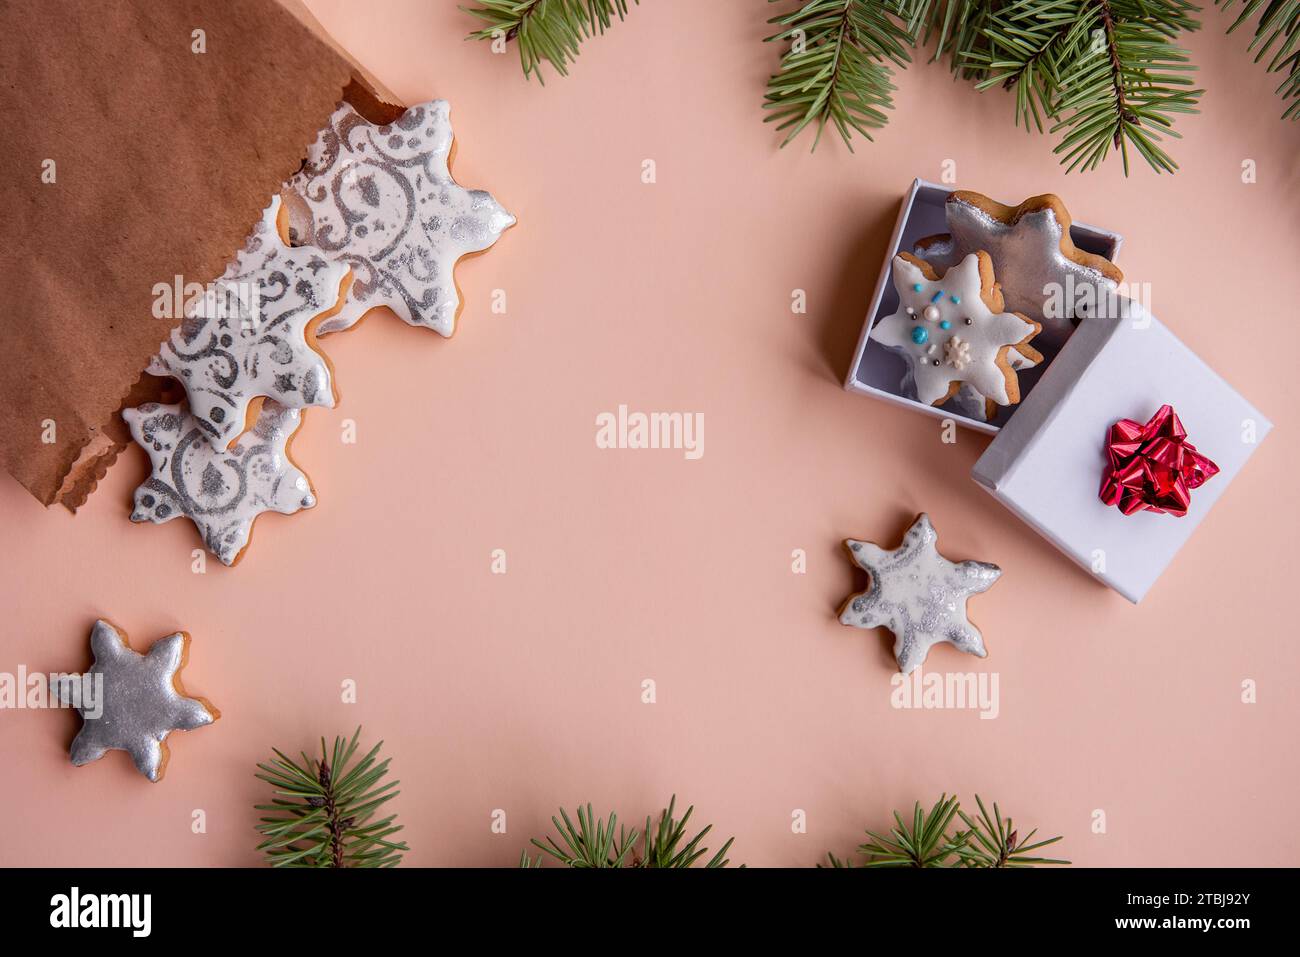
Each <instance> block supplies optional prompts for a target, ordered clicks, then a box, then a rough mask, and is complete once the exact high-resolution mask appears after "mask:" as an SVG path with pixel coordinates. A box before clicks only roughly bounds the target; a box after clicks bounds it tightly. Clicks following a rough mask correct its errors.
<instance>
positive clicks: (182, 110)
mask: <svg viewBox="0 0 1300 957" xmlns="http://www.w3.org/2000/svg"><path fill="white" fill-rule="evenodd" d="M340 99H348V100H349V101H350V102H351V103H352V105H353V106H354V107H356V109H357V110H358V111H360V112H361V113H362V114H363V115H365V116H366V117H367V118H368V119H370V120H372V121H375V122H389V121H391V120H392V119H394V118H395V117H396V116H397V115H398V114H399V113H400V112H401V109H402V108H401V106H400V105H398V104H399V101H398V100H397V98H396V97H394V96H393V95H392V94H391V93H390V92H388V91H387V90H386V89H385V88H384V87H383V86H381V85H380V84H379V83H378V82H377V81H376V80H375V79H374V78H373V77H372V76H370V74H369V73H367V72H366V71H365V70H364V69H363V68H362V67H361V66H360V65H359V64H358V63H356V62H355V61H354V60H353V59H352V58H351V57H350V56H348V54H347V53H346V52H345V51H344V50H343V49H342V48H341V47H340V46H338V44H336V43H335V42H334V41H333V40H332V39H330V37H329V36H328V35H326V33H325V32H324V30H323V29H322V28H321V26H320V24H319V23H318V22H317V21H316V20H315V19H314V18H313V17H312V16H311V14H310V13H309V12H308V11H307V9H306V8H305V7H304V6H303V5H302V4H301V2H300V0H0V102H2V103H3V106H4V122H3V125H0V130H2V132H0V146H2V147H3V151H4V156H5V165H6V175H5V177H4V178H3V185H2V186H0V190H2V192H0V266H2V267H3V268H2V272H3V275H4V277H5V279H6V289H5V290H4V296H3V307H2V308H0V459H2V462H3V465H4V467H5V468H6V469H7V470H8V471H9V473H10V474H12V475H13V476H14V477H15V478H16V479H18V481H20V482H21V483H22V484H23V485H24V486H26V487H27V489H28V490H29V491H30V492H31V493H32V494H33V495H35V496H36V497H37V498H38V499H40V500H41V501H42V502H44V503H45V504H46V505H49V504H51V503H52V502H56V501H59V502H62V503H63V504H65V505H67V506H68V507H69V508H72V509H75V508H76V507H77V506H78V505H80V504H81V503H82V502H84V501H85V498H86V496H87V495H89V494H90V492H91V491H93V489H94V487H95V483H96V482H97V481H98V480H99V479H100V478H101V477H102V476H103V474H104V470H105V469H107V467H108V466H109V465H110V464H111V463H112V461H113V459H114V458H115V457H116V455H117V453H118V451H120V450H121V448H123V447H124V445H125V442H126V441H127V438H128V436H127V433H126V430H125V427H124V424H123V423H122V422H121V419H120V417H119V416H118V415H117V411H118V409H119V408H120V407H121V406H122V405H124V404H135V403H136V402H138V401H142V400H143V399H145V398H148V397H150V396H152V395H153V394H154V393H155V392H156V390H157V388H158V382H157V380H151V377H142V375H141V372H142V370H143V369H144V367H145V365H146V364H147V363H148V361H149V358H150V356H151V355H152V354H153V353H154V352H155V351H156V350H157V349H158V346H159V344H160V343H161V342H162V341H163V339H165V338H166V336H167V334H168V332H169V331H170V329H171V328H172V326H173V325H175V323H176V319H169V318H155V316H154V303H155V298H156V297H155V285H156V284H159V283H162V284H173V282H174V280H175V277H178V276H179V277H182V281H183V282H185V283H191V282H195V283H207V282H210V281H211V280H212V279H214V278H216V277H217V276H218V275H219V274H220V273H221V271H222V269H223V267H224V265H225V262H226V260H227V259H228V258H229V257H230V256H231V255H232V254H233V252H234V251H235V250H236V249H238V248H239V246H240V244H241V243H242V242H243V239H244V237H245V235H246V234H247V233H248V231H249V229H250V228H251V227H252V226H253V224H254V223H256V222H257V219H258V216H259V214H260V212H261V210H262V208H263V207H265V205H266V204H267V202H269V201H270V198H271V196H272V195H273V194H274V193H276V192H277V190H278V189H279V186H280V184H281V182H282V181H284V180H285V179H286V178H288V177H289V176H290V175H291V174H292V173H293V172H294V171H295V170H297V169H298V167H299V166H300V164H301V162H302V160H303V157H304V156H305V154H306V149H307V146H308V144H310V143H311V142H312V140H313V139H314V138H315V136H316V131H317V130H318V129H319V128H320V127H321V126H323V125H324V124H325V122H326V121H327V120H328V118H329V116H330V113H331V112H332V111H333V109H334V107H335V105H336V104H337V103H338V101H339V100H340Z"/></svg>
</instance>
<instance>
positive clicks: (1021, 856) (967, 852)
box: [957, 794, 1070, 867]
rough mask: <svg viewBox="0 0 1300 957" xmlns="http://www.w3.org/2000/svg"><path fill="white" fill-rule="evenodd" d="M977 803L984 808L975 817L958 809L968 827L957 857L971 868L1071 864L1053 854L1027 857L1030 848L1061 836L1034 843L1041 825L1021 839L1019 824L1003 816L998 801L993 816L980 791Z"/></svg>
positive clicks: (976, 799)
mask: <svg viewBox="0 0 1300 957" xmlns="http://www.w3.org/2000/svg"><path fill="white" fill-rule="evenodd" d="M975 803H976V804H978V805H979V809H980V813H979V816H978V817H977V818H976V819H975V820H971V818H969V817H968V816H967V815H966V812H965V811H962V810H958V811H957V814H958V816H959V817H960V818H961V819H962V822H963V823H964V824H965V825H966V827H967V828H968V830H967V831H966V832H965V834H964V836H965V840H964V842H963V846H962V847H961V849H959V850H958V851H957V856H958V857H960V858H961V862H962V863H963V864H964V865H966V866H967V867H1036V866H1038V865H1040V864H1069V863H1070V862H1069V861H1062V860H1057V859H1055V858H1050V857H1029V856H1027V855H1028V853H1029V852H1030V851H1036V850H1038V849H1039V848H1040V847H1047V845H1049V844H1055V843H1056V842H1057V841H1059V840H1060V839H1061V838H1060V837H1051V838H1048V839H1047V840H1045V841H1038V842H1037V843H1034V844H1031V843H1029V842H1030V841H1032V840H1033V839H1034V835H1035V834H1037V833H1038V829H1037V828H1034V829H1033V830H1032V831H1030V832H1029V833H1028V834H1027V835H1025V837H1024V838H1023V839H1020V838H1019V835H1018V834H1017V832H1016V829H1015V826H1014V825H1013V824H1012V823H1011V818H1006V819H1003V817H1002V812H1001V811H1000V810H999V809H998V806H997V803H996V802H994V804H993V816H992V817H989V812H988V810H987V809H986V808H985V807H984V802H983V801H982V800H981V799H980V796H979V795H978V794H977V795H975Z"/></svg>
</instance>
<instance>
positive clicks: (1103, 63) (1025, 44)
mask: <svg viewBox="0 0 1300 957" xmlns="http://www.w3.org/2000/svg"><path fill="white" fill-rule="evenodd" d="M1196 9H1197V8H1196V7H1195V6H1194V5H1193V4H1192V3H1191V2H1190V0H1012V2H1008V3H1005V4H1002V5H1001V6H999V8H998V10H997V12H996V13H994V14H992V15H991V16H990V17H989V18H988V20H987V22H986V23H985V25H984V26H983V27H982V28H981V35H982V36H983V38H984V45H983V46H982V47H978V48H975V49H971V50H966V51H962V52H961V54H960V55H961V57H962V60H963V62H966V63H969V64H971V65H972V66H973V67H974V68H975V69H977V70H983V71H986V75H985V77H984V79H982V80H980V81H979V82H978V83H977V84H976V85H977V88H979V89H986V88H988V87H990V86H993V85H997V84H1001V85H1002V86H1004V87H1007V88H1009V89H1011V90H1013V91H1014V92H1015V96H1016V122H1017V124H1019V123H1020V122H1022V121H1023V122H1024V123H1025V126H1026V128H1028V126H1029V124H1030V123H1031V122H1032V123H1033V124H1034V126H1035V127H1036V128H1037V129H1040V130H1041V129H1042V128H1043V124H1044V121H1045V120H1048V119H1050V120H1052V121H1053V125H1052V126H1051V127H1050V129H1049V130H1048V132H1051V133H1058V132H1059V133H1063V136H1062V138H1061V142H1060V143H1059V144H1058V145H1057V146H1056V148H1055V150H1054V152H1056V153H1057V154H1062V155H1061V163H1062V165H1064V166H1066V167H1067V172H1069V171H1073V170H1075V169H1081V170H1091V169H1096V168H1097V167H1098V166H1099V165H1100V164H1101V163H1102V161H1103V160H1105V158H1106V157H1107V156H1108V155H1109V154H1110V153H1111V152H1112V151H1118V152H1119V153H1120V155H1121V157H1122V160H1123V163H1124V172H1125V174H1126V175H1127V174H1128V171H1129V148H1130V147H1132V148H1133V149H1135V150H1136V151H1137V152H1138V154H1139V155H1140V156H1141V157H1142V158H1143V159H1144V160H1146V161H1147V163H1148V164H1149V165H1150V166H1151V168H1152V169H1154V170H1156V172H1161V171H1169V172H1173V171H1175V170H1176V169H1177V168H1178V164H1177V163H1175V162H1174V160H1173V158H1172V157H1171V156H1170V155H1169V154H1168V153H1167V152H1165V150H1164V149H1163V148H1162V147H1161V146H1160V145H1159V144H1160V143H1161V142H1162V141H1163V140H1164V139H1165V138H1166V137H1174V138H1178V136H1179V134H1178V132H1177V131H1176V130H1175V129H1174V128H1173V116H1174V114H1178V113H1196V112H1197V102H1198V101H1199V99H1200V97H1201V94H1202V93H1203V92H1204V91H1203V90H1200V89H1192V88H1191V87H1192V80H1191V79H1190V77H1188V76H1187V74H1188V73H1191V72H1193V71H1195V69H1196V68H1195V66H1193V65H1192V64H1191V63H1190V62H1189V60H1188V55H1187V51H1185V50H1183V49H1181V48H1179V47H1177V46H1175V45H1174V43H1173V40H1174V38H1176V37H1177V36H1178V34H1179V33H1180V32H1182V31H1184V30H1187V31H1191V30H1196V29H1197V28H1198V27H1199V26H1200V24H1199V23H1198V22H1197V21H1196V20H1195V19H1193V18H1192V16H1191V14H1192V13H1194V12H1195V11H1196Z"/></svg>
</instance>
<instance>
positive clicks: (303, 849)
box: [255, 728, 409, 867]
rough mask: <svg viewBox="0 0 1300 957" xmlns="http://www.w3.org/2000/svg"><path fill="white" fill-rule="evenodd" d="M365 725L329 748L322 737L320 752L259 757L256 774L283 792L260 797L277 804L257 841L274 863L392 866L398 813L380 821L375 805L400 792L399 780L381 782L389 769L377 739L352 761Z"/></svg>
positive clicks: (397, 855)
mask: <svg viewBox="0 0 1300 957" xmlns="http://www.w3.org/2000/svg"><path fill="white" fill-rule="evenodd" d="M360 737H361V729H360V728H357V730H356V733H355V734H353V736H352V740H351V741H349V740H348V739H347V738H343V737H337V738H335V739H334V747H333V748H332V749H330V750H328V751H327V750H326V747H325V739H324V738H321V741H320V748H321V756H320V758H319V759H312V758H309V757H307V755H306V754H302V762H301V763H299V762H297V761H295V760H294V759H293V758H290V757H288V756H287V755H285V754H284V753H283V752H281V751H279V750H276V749H274V748H272V750H273V751H275V759H274V760H272V761H271V762H270V763H268V764H258V767H259V768H260V769H261V773H259V774H257V775H255V776H256V777H258V778H260V779H261V780H263V781H265V782H267V783H268V784H270V785H271V786H272V787H273V788H274V789H275V791H274V793H275V794H276V795H279V796H278V797H275V798H273V799H272V803H270V804H258V805H255V807H256V809H257V810H259V811H270V812H274V813H273V816H268V817H263V818H261V819H260V820H261V823H260V824H258V825H257V830H258V831H259V832H260V833H261V834H262V835H263V836H264V837H265V838H266V839H265V840H264V841H262V843H261V844H259V845H258V846H257V849H258V850H259V851H264V852H265V853H266V858H267V862H268V863H270V864H271V866H272V867H395V866H396V865H397V864H400V863H401V861H402V852H404V851H406V850H409V848H408V847H407V846H406V843H405V842H394V841H391V840H389V838H390V837H391V836H392V835H393V834H396V833H397V832H398V831H400V830H401V829H402V826H401V825H400V824H394V823H393V822H394V821H395V820H396V816H395V815H391V814H390V815H388V816H387V817H384V818H381V819H380V820H377V821H372V820H371V819H372V818H373V817H374V816H375V811H376V810H377V809H378V808H379V807H380V806H382V805H383V804H386V803H387V802H388V801H390V800H392V799H393V798H395V797H397V795H398V794H399V793H400V792H398V791H395V790H393V789H394V788H396V787H397V785H398V784H399V783H400V782H397V781H392V782H389V783H386V784H380V783H379V782H380V781H381V780H382V779H383V778H384V776H385V775H386V774H387V773H388V762H389V759H388V758H385V759H384V760H383V761H380V762H378V763H376V760H375V759H376V757H377V756H378V754H379V749H380V748H382V747H383V745H384V743H383V742H382V741H380V742H379V743H378V744H377V745H375V746H374V747H373V748H372V749H371V750H370V752H369V753H368V754H367V755H366V756H365V757H364V758H362V759H361V760H360V761H358V762H357V763H356V764H351V762H352V758H353V756H354V755H355V754H356V751H357V742H358V740H359V739H360Z"/></svg>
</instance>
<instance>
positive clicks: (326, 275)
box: [148, 196, 349, 446]
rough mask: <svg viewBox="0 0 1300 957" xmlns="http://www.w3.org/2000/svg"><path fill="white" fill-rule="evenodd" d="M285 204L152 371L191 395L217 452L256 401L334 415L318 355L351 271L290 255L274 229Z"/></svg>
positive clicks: (269, 215) (308, 253)
mask: <svg viewBox="0 0 1300 957" xmlns="http://www.w3.org/2000/svg"><path fill="white" fill-rule="evenodd" d="M279 214H280V198H279V197H278V196H277V197H276V198H274V199H272V200H271V204H270V205H269V206H268V207H267V208H266V210H265V211H264V212H263V214H262V219H261V221H260V222H259V223H258V224H257V226H256V227H254V229H253V232H252V233H251V234H250V235H249V237H248V239H247V240H245V242H244V246H243V248H242V249H240V251H239V252H238V253H236V254H235V258H234V260H233V261H232V262H231V263H230V265H229V266H228V267H227V268H226V270H225V272H223V273H222V274H221V277H220V278H219V279H217V280H216V281H215V282H214V283H212V285H211V286H210V287H209V289H208V290H207V291H206V293H205V294H204V296H203V297H202V299H201V300H199V301H198V302H197V303H196V304H195V305H194V307H193V308H191V309H188V310H187V312H186V316H185V319H184V321H182V322H181V324H180V325H179V326H178V327H176V328H175V329H174V330H172V333H171V335H170V336H169V337H168V339H167V341H166V342H165V343H163V347H162V349H161V350H160V351H159V353H158V355H157V356H155V357H154V358H153V360H152V361H151V362H150V363H149V367H148V371H149V372H150V373H151V374H153V375H159V376H171V377H173V378H174V379H176V380H177V381H178V382H180V384H181V385H182V386H184V387H185V393H186V396H187V397H188V399H189V406H190V412H191V413H192V415H193V417H194V421H195V422H196V423H197V424H198V426H199V430H200V434H201V435H202V436H204V437H205V438H207V439H209V440H211V441H212V442H213V443H215V444H217V445H221V446H225V445H227V444H229V443H230V442H231V441H232V440H233V439H234V438H235V437H236V436H238V435H239V434H240V433H241V432H243V431H244V430H245V428H246V427H247V426H248V425H249V424H251V422H250V420H251V418H252V412H251V411H250V410H251V409H252V408H253V403H254V400H255V399H257V398H258V397H261V396H266V397H269V398H272V399H274V400H275V401H276V402H278V403H280V405H282V406H285V407H287V408H294V409H301V408H305V407H307V406H324V407H326V408H333V407H334V398H335V397H334V383H333V375H332V374H331V372H330V366H329V360H328V359H327V358H326V357H325V356H324V355H323V354H322V353H320V352H318V351H317V350H316V349H315V347H314V332H315V327H316V324H317V323H318V322H320V321H321V319H322V317H324V316H327V315H329V314H331V313H332V312H333V311H334V310H335V309H337V308H338V306H339V303H340V297H341V294H342V293H344V292H346V282H347V280H348V278H349V277H348V268H347V266H346V265H345V264H343V263H339V262H334V261H332V260H329V259H327V258H326V257H325V256H323V255H321V253H319V252H318V251H316V250H312V249H291V248H290V247H289V246H288V245H287V244H286V243H285V242H284V240H283V239H282V238H281V236H280V231H279V228H278V219H279Z"/></svg>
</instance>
